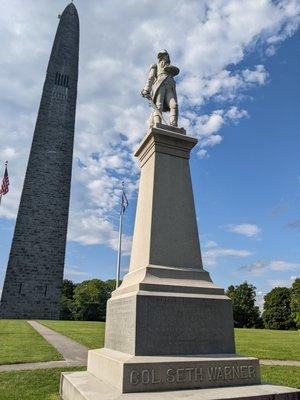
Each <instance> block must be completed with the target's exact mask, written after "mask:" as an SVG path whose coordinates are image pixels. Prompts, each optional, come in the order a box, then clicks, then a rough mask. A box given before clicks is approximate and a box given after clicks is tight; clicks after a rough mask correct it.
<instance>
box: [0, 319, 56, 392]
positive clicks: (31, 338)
mask: <svg viewBox="0 0 300 400" xmlns="http://www.w3.org/2000/svg"><path fill="white" fill-rule="evenodd" d="M54 360H63V357H62V356H61V355H60V354H59V353H58V352H57V351H56V350H55V349H54V348H53V347H52V346H51V345H50V344H48V342H47V341H46V340H45V339H44V338H43V337H42V336H41V335H40V334H39V333H38V332H36V331H35V330H34V329H33V328H32V327H31V326H30V325H29V324H28V323H27V322H26V321H21V320H5V319H3V320H0V365H3V364H19V363H27V362H38V361H54ZM0 387H1V386H0Z"/></svg>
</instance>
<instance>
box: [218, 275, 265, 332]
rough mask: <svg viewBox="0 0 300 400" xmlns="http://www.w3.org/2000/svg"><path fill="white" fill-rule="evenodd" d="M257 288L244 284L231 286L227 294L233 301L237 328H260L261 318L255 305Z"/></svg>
mask: <svg viewBox="0 0 300 400" xmlns="http://www.w3.org/2000/svg"><path fill="white" fill-rule="evenodd" d="M255 289H256V287H255V286H253V285H250V284H248V283H247V282H244V283H242V284H240V285H236V286H233V285H231V286H229V288H228V290H227V292H226V294H227V296H228V297H230V298H231V300H232V306H233V319H234V325H235V326H236V327H237V328H259V327H260V326H261V318H260V312H259V308H258V307H257V306H256V305H255V297H256V292H255Z"/></svg>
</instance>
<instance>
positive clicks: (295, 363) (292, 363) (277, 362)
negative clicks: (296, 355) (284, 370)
mask: <svg viewBox="0 0 300 400" xmlns="http://www.w3.org/2000/svg"><path fill="white" fill-rule="evenodd" d="M259 363H260V364H263V365H290V366H294V367H300V361H293V360H259Z"/></svg>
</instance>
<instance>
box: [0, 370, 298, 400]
mask: <svg viewBox="0 0 300 400" xmlns="http://www.w3.org/2000/svg"><path fill="white" fill-rule="evenodd" d="M84 369H85V368H64V369H44V370H35V371H21V372H1V373H0V387H1V391H0V400H59V396H58V392H59V380H60V373H61V372H62V371H80V370H84ZM262 379H263V380H264V381H267V382H268V383H273V384H279V385H284V386H291V387H298V388H300V368H299V367H277V366H263V367H262Z"/></svg>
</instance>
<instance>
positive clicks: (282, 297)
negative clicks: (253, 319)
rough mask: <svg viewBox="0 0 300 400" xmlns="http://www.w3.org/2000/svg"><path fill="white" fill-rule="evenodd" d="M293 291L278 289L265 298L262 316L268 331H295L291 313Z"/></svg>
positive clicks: (283, 288)
mask: <svg viewBox="0 0 300 400" xmlns="http://www.w3.org/2000/svg"><path fill="white" fill-rule="evenodd" d="M291 293H292V291H291V289H288V288H286V287H276V288H274V289H272V290H271V292H269V293H268V294H267V295H266V296H265V297H264V299H265V302H264V312H263V315H262V318H263V322H264V326H265V328H267V329H284V330H286V329H293V328H295V322H294V320H293V316H292V312H291Z"/></svg>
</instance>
